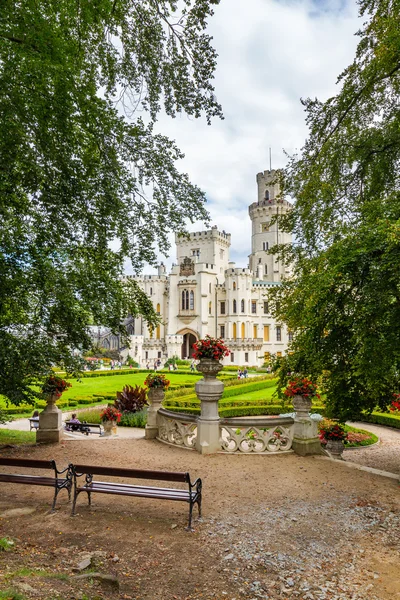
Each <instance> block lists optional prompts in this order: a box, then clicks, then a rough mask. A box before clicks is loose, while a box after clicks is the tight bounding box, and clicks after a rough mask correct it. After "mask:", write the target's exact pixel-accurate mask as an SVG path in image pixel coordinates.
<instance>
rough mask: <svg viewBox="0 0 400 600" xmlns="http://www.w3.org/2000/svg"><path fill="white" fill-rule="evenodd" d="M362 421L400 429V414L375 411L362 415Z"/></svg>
mask: <svg viewBox="0 0 400 600" xmlns="http://www.w3.org/2000/svg"><path fill="white" fill-rule="evenodd" d="M361 421H365V422H366V423H376V424H377V425H386V426H387V427H395V428H396V429H400V416H396V415H391V414H389V413H379V412H373V413H371V414H369V415H366V414H364V415H362V417H361Z"/></svg>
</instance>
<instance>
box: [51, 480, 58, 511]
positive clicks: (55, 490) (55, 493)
mask: <svg viewBox="0 0 400 600" xmlns="http://www.w3.org/2000/svg"><path fill="white" fill-rule="evenodd" d="M59 491H60V489H59V488H58V487H57V486H56V487H55V489H54V499H53V505H52V507H51V512H55V510H56V502H57V496H58V492H59Z"/></svg>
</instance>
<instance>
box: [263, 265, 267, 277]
mask: <svg viewBox="0 0 400 600" xmlns="http://www.w3.org/2000/svg"><path fill="white" fill-rule="evenodd" d="M264 275H268V266H267V265H264Z"/></svg>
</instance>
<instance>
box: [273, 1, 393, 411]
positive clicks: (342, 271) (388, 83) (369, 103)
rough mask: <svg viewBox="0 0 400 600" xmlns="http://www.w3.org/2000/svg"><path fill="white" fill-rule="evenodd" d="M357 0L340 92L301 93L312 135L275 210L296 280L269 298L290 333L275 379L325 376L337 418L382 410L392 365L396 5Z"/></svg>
mask: <svg viewBox="0 0 400 600" xmlns="http://www.w3.org/2000/svg"><path fill="white" fill-rule="evenodd" d="M360 7H361V13H362V14H363V15H364V17H365V19H366V20H365V24H364V26H363V29H362V30H361V31H360V32H359V36H360V42H359V45H358V48H357V52H356V57H355V59H354V62H353V63H352V64H351V65H350V66H349V67H348V68H347V69H346V70H345V71H344V72H343V73H342V74H341V76H340V77H339V82H340V92H339V93H338V94H337V95H336V96H335V97H333V98H330V99H328V100H327V101H326V102H320V101H318V100H316V99H307V100H304V101H303V104H304V106H305V110H306V112H307V125H308V127H309V130H310V135H309V138H308V140H307V141H306V144H305V146H304V148H303V149H302V151H301V154H300V155H299V156H294V157H293V158H292V159H291V160H290V163H289V166H288V168H287V169H286V171H285V173H284V177H283V185H284V192H285V193H288V194H290V195H291V196H292V197H294V198H295V200H296V202H295V204H294V207H293V210H291V211H290V212H289V213H288V214H287V215H286V216H283V217H281V218H279V221H280V227H281V228H282V229H284V230H285V231H289V232H291V233H292V234H293V235H294V238H295V240H296V244H295V245H294V246H293V247H290V248H284V247H281V248H280V251H281V258H286V260H287V261H288V262H291V263H292V266H293V270H294V276H293V278H291V279H290V280H287V281H286V282H284V284H283V286H282V287H281V288H279V289H278V287H277V288H275V289H273V290H272V291H271V297H270V300H271V304H272V308H273V312H274V316H276V317H277V318H278V319H279V320H282V321H285V322H286V324H287V326H288V327H289V329H291V330H292V331H293V334H294V341H293V344H292V346H291V348H290V350H291V352H293V354H292V355H290V356H289V357H288V359H287V362H286V365H285V367H284V368H282V371H281V375H282V373H284V372H285V370H286V373H287V372H288V370H289V371H292V372H295V373H299V374H304V375H308V376H311V377H313V378H314V379H315V378H316V377H323V378H324V384H325V391H326V397H327V403H328V405H329V406H330V408H331V413H332V414H333V415H334V416H336V417H340V418H342V419H346V418H349V417H351V416H357V414H359V413H360V412H361V411H363V410H367V411H372V410H374V408H375V406H376V405H378V406H379V407H381V408H382V409H383V408H384V407H385V406H386V404H387V401H388V398H390V397H391V395H392V393H393V392H396V391H399V373H400V346H399V342H398V340H399V337H400V284H399V270H398V265H399V262H400V226H399V219H400V191H399V190H400V169H399V163H400V113H399V111H398V106H397V98H398V97H399V95H400V28H399V26H398V24H399V17H400V8H399V5H398V3H397V4H396V3H387V2H374V1H373V0H363V1H362V2H360ZM271 252H276V249H272V250H271ZM277 302H279V303H280V305H278V304H277Z"/></svg>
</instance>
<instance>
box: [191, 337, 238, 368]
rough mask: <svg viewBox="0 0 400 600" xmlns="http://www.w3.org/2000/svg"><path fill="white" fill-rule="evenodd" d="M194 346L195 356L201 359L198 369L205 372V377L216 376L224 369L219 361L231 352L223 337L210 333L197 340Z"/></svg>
mask: <svg viewBox="0 0 400 600" xmlns="http://www.w3.org/2000/svg"><path fill="white" fill-rule="evenodd" d="M193 348H194V352H193V358H195V359H196V360H199V361H200V362H199V364H198V365H197V370H198V371H200V372H201V373H203V375H204V377H205V378H207V376H216V375H217V373H218V372H219V371H220V370H221V369H222V364H221V363H220V362H219V361H220V360H221V358H224V356H229V354H230V353H231V351H230V350H229V348H228V347H227V346H225V344H224V341H223V340H222V339H221V338H213V337H211V336H209V335H206V336H205V338H203V339H202V340H199V341H198V342H196V343H195V344H194V345H193Z"/></svg>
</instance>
